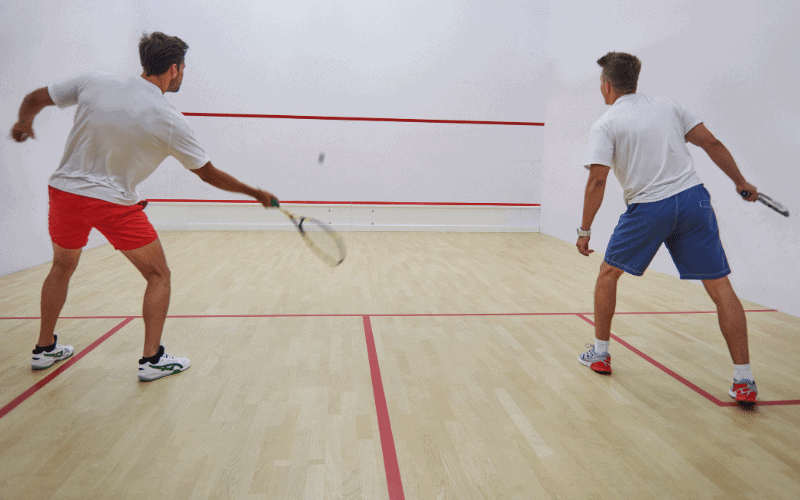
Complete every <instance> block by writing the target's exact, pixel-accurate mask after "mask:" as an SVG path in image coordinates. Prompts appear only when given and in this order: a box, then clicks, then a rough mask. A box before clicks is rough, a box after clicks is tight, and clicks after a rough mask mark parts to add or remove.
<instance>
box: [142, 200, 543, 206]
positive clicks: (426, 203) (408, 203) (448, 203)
mask: <svg viewBox="0 0 800 500" xmlns="http://www.w3.org/2000/svg"><path fill="white" fill-rule="evenodd" d="M147 202H148V203H241V204H260V202H258V201H256V200H192V199H177V198H176V199H162V198H153V199H148V200H147ZM286 203H289V204H291V203H295V204H300V205H382V206H384V205H399V206H419V207H439V206H442V207H540V206H542V205H541V203H461V202H451V201H308V200H304V201H300V200H289V201H285V200H281V204H286Z"/></svg>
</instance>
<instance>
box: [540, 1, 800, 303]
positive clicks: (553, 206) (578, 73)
mask: <svg viewBox="0 0 800 500" xmlns="http://www.w3.org/2000/svg"><path fill="white" fill-rule="evenodd" d="M713 5H714V3H712V2H686V1H678V0H668V1H665V2H661V3H660V4H659V6H658V7H654V6H653V5H652V4H639V3H637V2H630V1H621V0H617V1H606V2H595V3H584V2H577V1H564V2H551V3H550V13H549V20H548V30H547V36H548V51H549V58H550V64H551V68H552V75H553V80H552V87H551V89H550V90H551V93H550V96H549V99H548V103H547V112H546V115H545V122H546V123H547V128H546V130H545V145H544V160H543V175H542V179H543V186H542V187H543V190H542V193H543V194H542V207H543V208H542V219H541V231H542V232H543V233H545V234H549V235H551V236H555V237H557V238H560V239H562V240H565V241H569V242H574V241H576V239H577V236H576V234H575V228H576V227H577V226H578V225H579V224H580V222H581V213H582V212H581V210H582V206H583V195H584V189H585V186H586V179H587V176H588V171H587V170H586V169H585V168H583V167H582V164H583V161H584V156H585V150H586V138H587V136H588V131H589V128H590V127H591V126H592V124H593V123H594V122H595V121H596V120H597V119H598V118H599V117H600V116H601V115H602V114H603V113H604V112H605V110H606V109H607V106H606V105H605V104H604V103H603V100H602V97H601V95H600V90H599V86H600V84H599V75H600V67H599V66H597V64H596V61H597V59H598V58H599V57H601V56H602V55H603V54H605V53H606V52H608V51H622V52H631V53H633V54H636V55H637V56H638V57H639V58H640V59H641V60H642V72H641V75H640V79H639V88H638V90H639V91H640V92H642V93H647V94H653V95H663V96H667V97H671V98H673V99H675V100H677V101H679V102H681V103H683V104H684V105H686V106H687V107H688V108H689V109H691V110H692V111H693V112H694V113H695V114H697V115H698V116H700V117H701V118H702V119H703V120H704V122H705V124H706V126H707V127H708V128H709V129H710V130H711V131H712V132H713V133H714V134H715V135H716V136H717V138H719V139H720V140H721V141H722V142H723V143H724V144H725V145H726V146H727V147H728V149H729V150H730V151H731V153H732V154H733V156H734V158H735V159H736V161H737V163H738V165H739V168H740V170H741V171H742V172H743V174H744V175H745V177H746V178H747V179H748V180H749V181H750V182H751V183H753V184H754V185H756V186H757V187H758V188H759V189H761V190H762V191H764V192H765V193H767V194H769V195H770V196H772V197H773V198H775V199H777V200H780V201H781V202H782V203H783V204H784V205H786V206H787V207H788V209H789V211H790V213H791V218H788V219H787V218H784V217H782V216H780V215H778V214H776V213H775V212H773V211H771V210H769V209H768V208H766V207H765V206H763V205H761V204H760V203H757V204H748V203H744V202H743V201H742V200H741V199H739V197H738V196H737V194H736V192H735V190H734V186H733V183H732V182H731V181H730V180H729V179H728V177H726V176H725V175H724V174H723V173H722V172H721V171H720V170H719V169H718V168H717V167H716V166H715V165H714V164H713V162H711V160H710V159H709V158H708V156H707V155H706V154H705V152H703V151H702V150H701V149H699V148H696V147H694V146H692V145H689V149H690V151H691V153H692V156H693V158H694V160H695V165H696V169H697V172H698V174H699V176H700V178H701V179H702V180H703V181H704V184H705V186H706V187H707V188H708V190H709V191H710V193H711V196H712V202H713V205H714V208H715V211H716V215H717V219H718V221H719V226H720V231H721V234H722V240H723V244H724V246H725V251H726V253H727V256H728V260H729V262H730V265H731V269H732V274H731V276H730V278H731V281H732V283H733V285H734V288H735V289H736V291H737V293H738V294H739V296H740V297H742V298H744V299H747V300H751V301H754V302H756V303H760V304H762V305H765V306H768V307H772V308H775V309H778V310H780V311H783V312H786V313H789V314H792V315H794V316H800V293H798V292H797V290H798V289H800V237H799V236H798V235H800V220H799V219H798V216H799V215H800V211H799V210H800V204H799V203H798V199H800V198H798V196H797V186H798V184H799V183H800V172H799V171H798V168H797V167H795V166H794V165H795V164H796V163H797V160H796V159H797V158H798V155H800V141H798V137H800V95H799V94H798V93H797V82H798V81H800V69H799V68H800V66H799V65H798V62H800V36H798V34H797V29H796V27H797V26H800V10H798V9H797V3H796V2H794V1H791V0H778V1H773V2H738V1H737V2H727V3H726V4H725V8H724V9H717V8H715V7H714V6H713ZM566 26H569V27H570V28H569V29H566V30H565V29H564V27H566ZM612 177H613V176H612ZM624 211H625V205H624V202H623V201H622V191H621V189H620V187H619V184H618V183H617V181H616V179H612V180H610V182H609V183H608V187H607V189H606V195H605V200H604V203H603V206H602V208H601V209H600V211H599V213H598V215H597V217H596V219H595V222H594V224H593V226H592V233H593V237H592V239H591V243H590V247H591V248H594V249H595V250H596V251H598V252H604V251H605V248H606V245H607V243H608V239H609V237H610V235H611V233H612V232H613V229H614V227H615V225H616V223H617V221H618V219H619V216H620V215H621V214H622V213H623V212H624ZM576 255H578V254H577V250H576ZM650 269H654V270H657V271H661V272H666V273H669V274H672V275H674V276H677V271H676V270H675V267H674V265H673V263H672V261H671V259H670V257H669V253H668V252H667V251H666V250H665V249H664V248H663V247H662V249H661V250H660V251H659V253H658V255H657V256H656V258H655V260H654V262H653V264H652V265H651V267H650ZM628 279H635V278H630V277H629V278H628ZM623 283H624V282H623ZM622 286H624V284H623V285H622Z"/></svg>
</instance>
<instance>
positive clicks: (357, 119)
mask: <svg viewBox="0 0 800 500" xmlns="http://www.w3.org/2000/svg"><path fill="white" fill-rule="evenodd" d="M183 114H184V115H185V116H200V117H210V118H280V119H289V120H333V121H348V122H401V123H454V124H459V125H518V126H519V125H521V126H527V127H544V123H543V122H507V121H493V120H429V119H419V118H372V117H364V116H302V115H254V114H238V113H183Z"/></svg>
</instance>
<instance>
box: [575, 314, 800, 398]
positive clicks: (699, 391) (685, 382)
mask: <svg viewBox="0 0 800 500" xmlns="http://www.w3.org/2000/svg"><path fill="white" fill-rule="evenodd" d="M715 312H716V311H715ZM749 312H757V311H749ZM687 314H688V313H687ZM577 316H578V317H580V318H581V319H583V320H584V321H586V322H587V323H589V324H590V325H592V326H594V321H592V320H590V319H589V318H587V317H586V316H585V315H583V314H578V315H577ZM611 338H612V339H614V340H616V341H617V342H619V343H620V344H621V345H622V346H624V347H626V348H628V350H630V351H631V352H633V353H634V354H636V355H637V356H639V357H641V358H642V359H644V360H645V361H647V362H648V363H650V364H652V365H653V366H655V367H656V368H658V369H659V370H661V371H663V372H664V373H666V374H667V375H669V376H670V377H672V378H674V379H675V380H677V381H678V382H680V383H682V384H683V385H685V386H686V387H688V388H689V389H691V390H693V391H694V392H696V393H697V394H699V395H701V396H703V397H704V398H706V399H707V400H709V401H711V402H712V403H714V404H715V405H717V406H736V403H734V402H724V401H721V400H720V399H719V398H717V397H716V396H713V395H711V394H709V393H708V392H706V391H705V390H703V389H701V388H700V387H698V386H697V385H696V384H693V383H692V382H689V381H688V380H686V379H685V378H683V377H682V376H680V375H678V374H677V373H675V372H674V371H672V370H670V369H669V368H667V367H666V366H664V365H662V364H661V363H659V362H658V361H656V360H655V359H653V358H651V357H650V356H648V355H647V354H645V353H643V352H642V351H640V350H639V349H637V348H635V347H633V346H632V345H631V344H629V343H627V342H625V341H624V340H622V339H621V338H619V337H618V336H616V335H614V334H613V333H612V334H611ZM797 404H800V400H798V399H796V400H787V401H761V400H759V401H758V405H759V406H779V405H780V406H788V405H797Z"/></svg>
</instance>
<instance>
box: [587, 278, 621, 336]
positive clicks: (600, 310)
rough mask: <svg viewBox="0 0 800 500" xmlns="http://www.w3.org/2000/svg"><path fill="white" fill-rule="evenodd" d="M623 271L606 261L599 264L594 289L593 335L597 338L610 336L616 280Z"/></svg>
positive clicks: (614, 309) (614, 304) (615, 297)
mask: <svg viewBox="0 0 800 500" xmlns="http://www.w3.org/2000/svg"><path fill="white" fill-rule="evenodd" d="M624 273H625V271H623V270H622V269H618V268H616V267H614V266H612V265H610V264H607V263H606V262H603V264H602V265H601V266H600V275H599V276H598V277H597V284H596V285H595V289H594V336H595V338H596V339H597V340H605V341H608V340H609V339H610V338H611V320H612V319H613V318H614V311H616V308H617V281H619V278H620V276H622V275H623V274H624Z"/></svg>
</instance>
